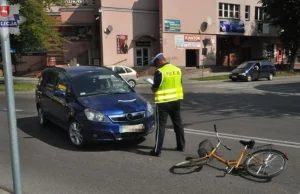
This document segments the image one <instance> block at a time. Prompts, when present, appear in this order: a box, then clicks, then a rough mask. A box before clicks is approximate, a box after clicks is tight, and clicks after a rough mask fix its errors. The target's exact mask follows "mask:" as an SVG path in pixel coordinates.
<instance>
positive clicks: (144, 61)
mask: <svg viewBox="0 0 300 194" xmlns="http://www.w3.org/2000/svg"><path fill="white" fill-rule="evenodd" d="M135 56H136V65H137V66H147V65H149V56H150V52H149V48H146V47H137V48H136V50H135Z"/></svg>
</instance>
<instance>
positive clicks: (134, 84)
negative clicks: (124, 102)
mask: <svg viewBox="0 0 300 194" xmlns="http://www.w3.org/2000/svg"><path fill="white" fill-rule="evenodd" d="M128 84H129V85H130V87H132V88H135V86H136V82H135V81H134V80H132V79H131V80H128Z"/></svg>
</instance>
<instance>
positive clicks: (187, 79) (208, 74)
mask: <svg viewBox="0 0 300 194" xmlns="http://www.w3.org/2000/svg"><path fill="white" fill-rule="evenodd" d="M229 73H230V72H216V73H214V72H203V77H211V76H219V75H229ZM198 77H202V72H201V71H199V73H193V74H185V75H183V76H182V79H183V81H184V82H185V83H186V82H188V83H192V82H197V83H199V82H198V81H193V80H190V79H191V78H198ZM145 78H151V79H153V76H142V77H139V79H138V81H137V83H138V84H144V83H145V81H144V80H143V79H145Z"/></svg>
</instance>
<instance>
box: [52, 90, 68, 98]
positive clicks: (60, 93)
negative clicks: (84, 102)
mask: <svg viewBox="0 0 300 194" xmlns="http://www.w3.org/2000/svg"><path fill="white" fill-rule="evenodd" d="M54 96H55V97H58V98H65V97H66V93H65V92H64V91H61V90H56V91H55V92H54Z"/></svg>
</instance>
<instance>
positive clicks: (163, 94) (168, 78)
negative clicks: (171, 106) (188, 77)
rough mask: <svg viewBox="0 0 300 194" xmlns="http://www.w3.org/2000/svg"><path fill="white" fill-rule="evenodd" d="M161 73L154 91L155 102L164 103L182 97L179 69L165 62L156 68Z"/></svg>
mask: <svg viewBox="0 0 300 194" xmlns="http://www.w3.org/2000/svg"><path fill="white" fill-rule="evenodd" d="M158 70H159V71H160V72H161V74H162V83H161V85H160V86H159V88H158V90H157V91H156V92H155V103H165V102H171V101H176V100H181V99H183V88H182V82H181V77H182V74H181V69H180V68H178V67H176V66H174V65H172V64H166V65H164V66H163V67H161V68H159V69H158Z"/></svg>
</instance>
